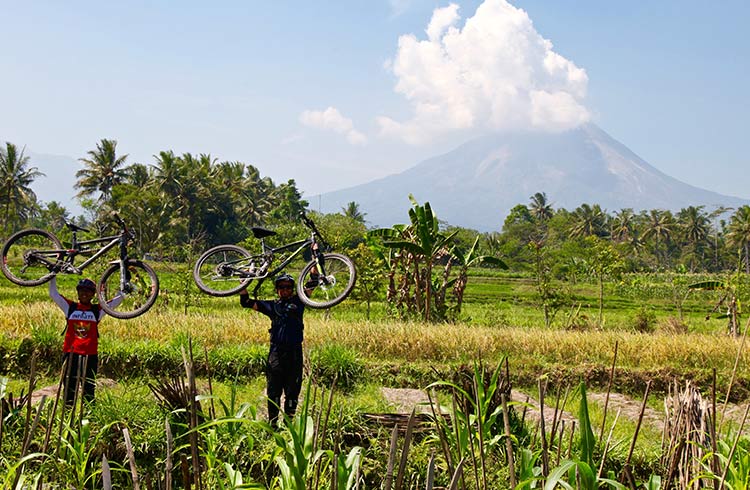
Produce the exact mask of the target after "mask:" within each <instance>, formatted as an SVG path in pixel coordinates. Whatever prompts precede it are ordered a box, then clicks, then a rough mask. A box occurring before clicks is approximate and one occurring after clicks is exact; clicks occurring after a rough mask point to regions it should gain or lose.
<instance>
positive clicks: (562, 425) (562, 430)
mask: <svg viewBox="0 0 750 490" xmlns="http://www.w3.org/2000/svg"><path fill="white" fill-rule="evenodd" d="M563 436H565V420H561V421H560V435H559V436H557V458H556V459H555V466H558V465H559V464H560V456H561V454H562V442H563Z"/></svg>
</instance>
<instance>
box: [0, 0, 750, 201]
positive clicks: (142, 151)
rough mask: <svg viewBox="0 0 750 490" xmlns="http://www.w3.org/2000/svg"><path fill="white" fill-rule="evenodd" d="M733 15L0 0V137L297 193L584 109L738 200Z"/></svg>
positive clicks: (541, 3)
mask: <svg viewBox="0 0 750 490" xmlns="http://www.w3.org/2000/svg"><path fill="white" fill-rule="evenodd" d="M748 21H750V2H747V1H746V0H724V1H721V2H708V3H707V2H702V1H701V2H699V1H696V0H659V1H655V2H602V1H601V0H555V1H550V0H515V1H511V2H507V1H505V0H484V1H455V2H434V1H428V0H382V1H381V0H349V1H326V2H302V1H295V2H250V1H236V0H234V1H217V2H199V1H181V2H167V1H143V0H141V1H138V0H134V1H129V2H101V1H77V0H72V1H70V2H58V1H33V0H32V1H28V2H14V1H8V0H0V71H1V72H2V74H1V75H0V141H10V142H12V143H14V144H16V145H18V146H19V147H23V146H25V147H26V149H27V152H30V153H32V154H35V155H40V154H41V155H64V156H68V157H71V158H72V159H73V160H75V159H78V158H81V157H84V156H86V152H87V151H89V150H93V149H94V148H95V147H96V143H97V142H98V141H100V140H101V139H102V138H109V139H115V140H117V142H118V145H117V149H118V151H119V152H120V153H122V154H128V159H127V162H129V163H136V162H139V163H145V164H151V163H153V162H154V157H153V155H155V154H158V153H159V152H160V151H163V150H173V151H174V152H175V153H177V154H181V153H184V152H190V153H193V154H200V153H207V154H210V155H211V156H212V157H214V158H216V159H218V160H219V161H242V162H245V163H248V164H252V165H255V166H256V167H257V168H258V169H259V170H260V171H261V174H262V175H264V176H270V177H271V178H272V179H273V180H274V181H275V182H277V183H279V182H284V181H286V180H288V179H295V181H296V183H297V185H298V187H299V188H300V189H301V190H302V191H303V195H305V196H314V195H317V194H320V193H324V192H328V191H333V190H337V189H341V188H345V187H350V186H352V185H356V184H361V183H365V182H369V181H371V180H374V179H376V178H379V177H384V176H386V175H389V174H393V173H397V172H400V171H402V170H405V169H407V168H409V167H411V166H414V165H415V164H417V163H419V162H420V161H422V160H425V159H427V158H430V157H433V156H437V155H440V154H442V153H445V152H447V151H450V150H452V149H454V148H455V147H456V146H458V145H460V144H461V143H463V142H465V141H467V140H468V139H470V138H472V137H474V136H477V135H479V134H482V133H483V132H486V131H493V130H504V129H530V130H538V131H553V132H554V131H564V130H565V129H569V128H572V127H575V126H576V125H578V124H581V123H586V122H593V123H595V124H597V125H598V126H600V127H601V128H602V129H604V130H605V131H606V132H608V133H609V134H610V135H611V136H613V137H614V138H615V139H617V140H619V141H620V142H622V143H623V144H625V145H626V146H627V147H628V148H630V149H631V150H632V151H634V152H635V153H636V154H638V155H639V156H641V157H642V158H644V159H645V160H646V161H648V162H649V163H650V164H651V165H653V166H655V167H656V168H658V169H659V170H661V171H663V172H665V173H667V174H669V175H671V176H673V177H675V178H678V179H680V180H682V181H683V182H686V183H688V184H692V185H696V186H699V187H703V188H706V189H709V190H712V191H716V192H719V193H722V194H728V195H733V196H737V197H742V198H750V172H748V169H749V168H750V158H748V152H747V151H746V150H747V143H746V139H745V138H746V137H747V136H746V133H747V128H748V124H747V116H746V113H747V112H748V109H750V95H748V87H749V86H750V83H748V82H750V42H748V39H747V35H746V25H747V24H748ZM31 164H32V165H34V161H32V162H31ZM40 170H43V171H45V170H46V169H45V168H40ZM75 170H77V168H72V169H71V170H70V172H69V173H70V174H71V181H72V174H73V173H74V172H75ZM48 173H50V172H48ZM68 187H69V186H68ZM74 194H75V189H72V188H71V189H70V194H69V195H70V196H71V197H72V196H73V195H74ZM39 197H40V199H42V200H44V199H45V196H44V195H40V196H39Z"/></svg>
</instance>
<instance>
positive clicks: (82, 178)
mask: <svg viewBox="0 0 750 490" xmlns="http://www.w3.org/2000/svg"><path fill="white" fill-rule="evenodd" d="M127 158H128V156H127V155H122V156H117V141H115V140H108V139H103V140H101V141H100V142H99V143H97V144H96V150H90V151H89V152H88V158H79V159H78V161H80V162H81V163H83V166H84V168H83V169H81V170H79V171H78V172H76V178H77V179H78V181H77V182H76V185H75V187H76V189H80V191H79V192H78V197H88V196H93V195H94V194H96V193H97V192H98V193H99V201H101V202H107V201H109V198H110V197H111V196H112V188H113V187H114V186H115V185H117V184H120V183H122V182H123V181H124V180H125V178H126V177H127V175H128V174H127V171H126V170H125V160H126V159H127Z"/></svg>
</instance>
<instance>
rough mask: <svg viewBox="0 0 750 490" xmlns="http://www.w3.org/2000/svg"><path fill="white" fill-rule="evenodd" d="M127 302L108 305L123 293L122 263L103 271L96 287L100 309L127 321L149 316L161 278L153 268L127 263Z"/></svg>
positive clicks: (140, 263) (136, 263) (132, 262)
mask: <svg viewBox="0 0 750 490" xmlns="http://www.w3.org/2000/svg"><path fill="white" fill-rule="evenodd" d="M127 268H128V269H127V284H126V285H125V287H126V291H124V293H125V294H124V299H123V300H122V302H121V303H120V304H119V305H117V306H116V307H114V308H111V307H110V306H109V305H108V303H109V302H110V301H111V300H112V299H113V298H114V297H115V296H116V295H117V293H118V292H120V264H119V263H116V264H112V265H111V266H110V267H108V268H107V270H105V271H104V274H102V277H101V278H100V279H99V284H98V286H97V288H96V293H97V296H98V297H99V306H100V307H101V309H102V310H104V311H105V312H106V313H107V314H108V315H109V316H112V317H115V318H119V319H121V320H127V319H130V318H135V317H137V316H140V315H142V314H144V313H146V312H147V311H148V310H149V309H150V308H151V307H152V306H154V303H155V302H156V298H157V297H158V296H159V277H158V276H157V275H156V272H155V271H154V269H152V268H151V266H149V265H148V264H144V263H143V262H141V261H140V260H128V262H127Z"/></svg>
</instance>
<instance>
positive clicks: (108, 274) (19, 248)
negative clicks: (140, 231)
mask: <svg viewBox="0 0 750 490" xmlns="http://www.w3.org/2000/svg"><path fill="white" fill-rule="evenodd" d="M114 221H115V222H117V224H118V225H120V232H119V233H118V234H117V235H111V236H104V237H100V238H94V239H92V240H78V232H79V231H82V232H88V230H86V229H85V228H82V227H80V226H77V225H75V224H73V223H67V222H66V223H65V225H66V226H67V227H68V229H69V230H70V231H71V232H72V234H73V238H72V241H71V245H70V248H63V246H62V243H61V242H60V240H59V239H58V238H57V236H55V235H54V234H53V233H50V232H48V231H46V230H40V229H36V228H29V229H26V230H21V231H19V232H18V233H16V234H14V235H12V236H11V237H10V238H9V239H8V241H7V242H5V245H3V249H2V262H0V270H2V272H3V274H4V275H5V277H7V278H8V280H10V281H11V282H12V283H14V284H18V285H19V286H39V285H41V284H44V283H45V282H47V281H49V280H50V279H52V277H54V276H55V275H57V274H79V275H80V274H81V273H82V271H83V270H84V269H85V268H86V267H88V266H89V265H90V264H91V263H93V262H95V261H96V260H97V259H99V258H100V257H102V256H103V255H104V254H106V253H107V252H108V251H109V250H111V249H113V248H115V247H117V246H118V245H119V256H120V258H119V259H118V260H114V261H111V262H110V266H109V267H108V268H107V269H106V270H105V271H104V273H103V274H102V276H101V278H100V279H99V283H98V284H97V288H96V294H97V296H98V297H99V305H100V306H101V308H102V310H104V311H105V312H106V313H107V314H108V315H110V316H113V317H115V318H120V319H128V318H135V317H137V316H138V315H141V314H143V313H145V312H146V311H148V310H149V308H151V307H152V306H153V304H154V302H156V298H157V296H158V295H159V278H158V277H157V276H156V272H154V270H153V269H152V268H151V267H150V266H149V265H147V264H145V263H143V262H141V261H140V260H136V259H132V258H130V257H129V256H128V250H127V246H128V243H129V242H130V241H131V240H132V239H133V237H134V235H133V233H132V232H131V231H130V230H129V229H128V227H127V226H126V225H125V222H124V221H123V220H122V219H121V218H120V217H119V216H118V215H117V214H115V215H114ZM78 255H90V257H89V258H88V259H86V260H85V261H83V262H81V263H80V264H78V265H76V264H75V258H76V257H77V256H78ZM118 294H119V295H121V296H122V302H121V303H120V304H119V305H118V306H117V308H116V309H115V308H111V307H110V306H109V302H110V301H112V299H113V298H115V296H117V295H118Z"/></svg>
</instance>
